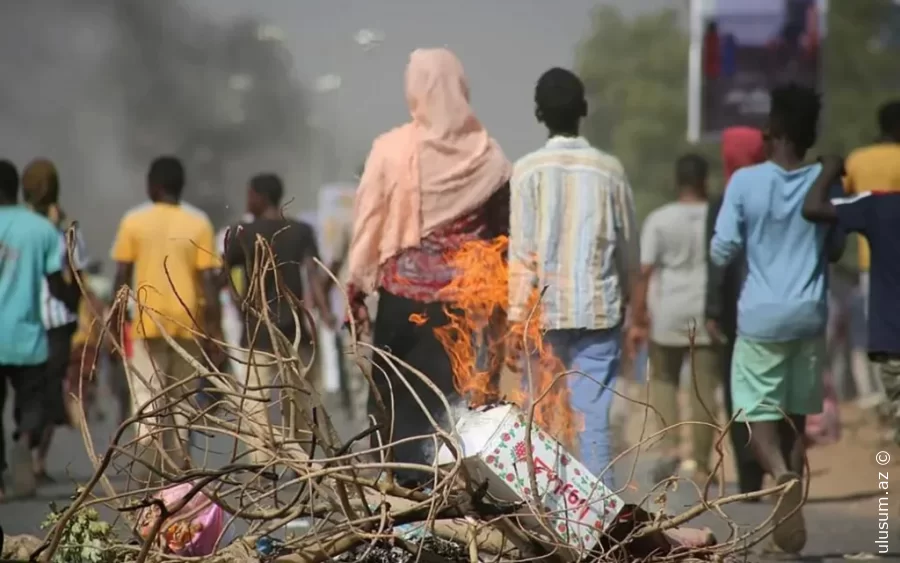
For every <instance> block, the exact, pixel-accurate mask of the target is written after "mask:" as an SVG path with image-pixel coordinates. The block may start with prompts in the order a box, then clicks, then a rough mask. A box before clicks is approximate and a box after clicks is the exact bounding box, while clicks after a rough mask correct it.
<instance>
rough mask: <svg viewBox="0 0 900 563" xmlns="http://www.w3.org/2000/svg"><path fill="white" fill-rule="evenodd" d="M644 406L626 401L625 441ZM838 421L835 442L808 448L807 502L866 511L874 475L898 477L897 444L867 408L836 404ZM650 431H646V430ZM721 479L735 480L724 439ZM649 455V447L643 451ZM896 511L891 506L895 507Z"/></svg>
mask: <svg viewBox="0 0 900 563" xmlns="http://www.w3.org/2000/svg"><path fill="white" fill-rule="evenodd" d="M626 394H627V395H628V396H630V397H633V398H636V399H637V400H644V397H645V396H646V388H644V387H642V386H633V387H631V388H630V389H627V390H626ZM687 402H688V396H687V395H686V394H683V396H682V397H681V404H682V412H688V411H687ZM643 409H644V407H642V406H640V405H635V404H631V405H629V406H628V407H627V415H626V416H625V417H624V420H625V427H624V429H623V432H622V434H623V438H624V443H627V444H634V443H635V442H637V441H639V439H640V436H641V426H642V422H643V419H644V417H643ZM840 417H841V423H842V434H841V439H840V440H839V441H838V442H837V443H834V444H830V445H825V446H815V447H812V448H810V449H809V450H808V452H807V457H808V460H809V467H810V472H811V475H812V478H811V479H810V485H809V501H810V502H818V503H821V502H830V501H846V504H845V507H846V509H848V510H854V509H859V510H862V511H865V510H868V512H869V513H871V499H872V498H873V497H875V496H877V495H878V494H879V474H882V475H889V473H890V472H891V471H893V472H894V473H895V474H896V476H895V477H894V479H895V480H896V479H900V447H897V446H896V445H894V444H892V443H889V442H886V441H885V440H884V439H883V432H881V431H880V430H879V428H878V426H877V422H876V420H875V417H874V413H873V412H872V411H864V410H861V409H859V408H858V407H857V406H856V405H854V404H852V403H845V404H842V405H841V406H840ZM719 419H720V421H721V423H723V424H724V421H725V415H724V413H721V414H720V417H719ZM688 431H689V427H686V428H685V434H684V437H683V440H682V445H683V447H684V448H685V451H684V454H685V456H687V447H688V446H689V443H690V442H689V437H688V435H687V432H688ZM647 434H649V432H645V435H647ZM724 443H725V444H726V446H725V457H726V459H725V463H724V464H723V465H724V466H725V479H726V481H727V482H734V481H735V480H736V475H735V472H734V464H733V454H732V451H731V447H730V445H728V440H725V441H724ZM879 452H886V453H887V454H888V455H889V456H890V458H891V461H890V462H889V463H888V464H887V465H885V466H881V465H879V464H878V463H877V462H876V461H875V456H876V454H877V453H879ZM645 455H650V456H653V455H655V454H654V449H653V448H652V447H651V448H649V449H648V452H647V454H645ZM898 503H900V498H898V499H897V501H893V502H892V505H894V506H895V507H896V506H897V504H898ZM895 513H896V508H895Z"/></svg>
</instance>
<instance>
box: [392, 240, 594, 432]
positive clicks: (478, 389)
mask: <svg viewBox="0 0 900 563" xmlns="http://www.w3.org/2000/svg"><path fill="white" fill-rule="evenodd" d="M508 243H509V240H508V238H507V237H505V236H502V237H498V238H496V239H493V240H490V241H473V242H469V243H466V244H464V245H463V247H462V248H460V249H459V250H458V251H456V252H454V253H453V254H452V255H451V256H449V257H448V259H449V261H450V263H451V264H452V266H453V267H454V268H456V270H457V271H458V272H460V274H459V275H458V276H457V277H456V278H455V279H454V280H453V281H452V282H451V283H450V284H449V285H448V286H447V287H446V288H445V289H444V290H442V292H441V297H442V299H444V300H445V301H446V302H447V303H451V304H452V305H450V306H448V307H446V308H445V312H446V314H447V317H448V320H449V322H448V323H447V324H446V325H444V326H441V327H437V328H435V329H434V333H435V336H436V337H437V339H438V340H439V341H440V342H441V344H442V345H443V346H444V348H445V349H446V350H447V353H448V354H449V356H450V362H451V365H452V366H453V379H454V385H455V387H456V390H457V391H458V392H459V393H460V395H462V396H463V397H464V398H465V399H466V400H467V401H468V402H469V404H470V405H472V406H481V405H484V404H487V403H489V402H491V401H492V400H494V399H497V398H499V397H500V395H501V394H500V388H499V384H500V377H501V372H503V371H504V367H505V368H506V375H508V376H510V377H511V379H512V380H513V381H512V382H511V383H512V387H513V389H511V390H509V392H510V394H511V396H508V397H506V398H507V399H508V400H510V401H512V402H513V403H515V404H517V405H518V406H520V407H523V408H524V407H525V406H526V404H527V401H528V399H529V397H528V394H526V393H525V391H526V388H527V387H528V373H527V371H525V369H523V367H525V368H526V369H527V367H530V370H531V383H532V389H533V392H532V393H531V394H530V395H531V397H532V398H534V399H535V400H537V399H538V398H539V397H542V396H543V398H541V400H540V402H539V403H538V405H537V407H536V408H535V423H536V424H538V425H539V426H541V427H542V428H543V429H545V430H546V431H547V432H549V433H550V434H552V435H553V436H554V437H556V438H557V439H558V440H560V441H561V442H562V443H563V444H565V445H566V446H567V447H570V448H572V447H574V445H575V443H576V437H577V434H578V432H579V430H580V429H581V428H580V426H581V424H580V420H579V419H578V417H576V415H575V413H573V412H572V409H571V407H570V403H569V389H568V386H567V385H566V381H565V377H561V378H560V377H558V376H559V375H560V374H561V373H563V372H565V370H566V367H565V366H564V365H563V364H562V362H561V361H560V360H559V359H558V358H557V357H556V356H555V355H554V354H553V353H552V350H551V349H550V346H549V345H544V344H543V338H542V336H543V335H542V331H541V320H540V307H537V304H538V302H539V299H540V292H539V291H537V290H536V291H535V292H534V294H533V295H532V297H531V303H530V305H531V307H530V308H529V310H534V311H535V313H534V315H532V317H531V319H530V320H529V321H528V322H527V323H524V324H515V325H512V326H505V324H506V323H505V319H506V310H507V308H508V299H509V292H508V280H509V270H508V266H507V262H506V258H505V257H506V249H507V247H508ZM409 320H410V321H411V322H413V323H416V324H422V323H423V321H424V319H423V318H422V317H421V315H412V316H410V319H409ZM526 325H527V326H526ZM479 349H483V350H485V351H486V353H487V358H486V360H487V361H486V362H482V363H483V364H485V365H479V362H478V359H479V358H478V357H477V354H478V352H477V351H478V350H479ZM523 350H527V352H528V354H527V355H528V356H529V357H531V361H530V362H527V366H526V362H524V361H523V358H524V356H525V354H524V353H523ZM555 380H556V381H555ZM545 393H546V395H545Z"/></svg>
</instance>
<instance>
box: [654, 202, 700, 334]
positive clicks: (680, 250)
mask: <svg viewBox="0 0 900 563" xmlns="http://www.w3.org/2000/svg"><path fill="white" fill-rule="evenodd" d="M708 211H709V205H708V204H707V203H706V202H695V203H682V202H673V203H669V204H666V205H664V206H662V207H660V208H659V209H657V210H656V211H654V212H653V213H651V214H650V216H649V217H647V220H646V221H644V228H643V231H642V233H641V264H642V265H644V266H648V265H652V266H653V267H654V273H653V277H652V279H651V283H650V289H649V290H648V296H647V301H648V302H647V306H648V308H649V312H650V340H651V341H653V342H655V343H657V344H662V345H664V346H687V345H689V344H690V340H689V331H690V327H691V326H692V325H694V326H695V327H696V333H695V340H694V343H695V344H698V345H706V344H710V342H711V341H710V338H709V334H708V333H707V332H706V320H705V315H706V311H705V307H706V280H707V262H706V253H707V242H706V215H707V213H708Z"/></svg>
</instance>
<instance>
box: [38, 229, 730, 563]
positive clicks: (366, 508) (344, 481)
mask: <svg viewBox="0 0 900 563" xmlns="http://www.w3.org/2000/svg"><path fill="white" fill-rule="evenodd" d="M259 244H262V243H259ZM505 245H506V241H505V239H498V240H495V241H491V242H489V243H478V244H473V245H469V246H466V247H464V248H463V250H462V251H461V252H460V253H459V254H458V255H457V256H456V257H455V258H454V260H455V263H456V266H457V267H458V269H459V270H460V271H461V272H465V279H460V280H459V281H458V282H454V283H453V284H451V286H450V287H448V288H447V291H448V292H453V298H452V302H453V303H454V308H453V310H452V311H448V317H449V319H450V322H449V323H448V324H446V325H444V326H441V327H439V328H437V329H435V331H436V333H435V335H436V336H437V338H438V339H439V340H440V341H441V343H442V344H443V345H444V347H445V349H446V350H447V352H448V354H449V355H450V359H451V362H452V365H453V368H454V378H455V387H456V389H457V391H458V393H459V395H460V396H462V397H465V398H466V402H467V405H466V406H467V408H465V409H463V410H462V412H450V411H452V410H453V409H452V408H451V406H450V405H451V403H450V401H449V400H447V399H446V397H444V398H443V399H442V400H443V404H445V405H446V406H447V411H448V412H447V413H446V414H447V415H448V416H452V417H455V419H456V420H455V422H454V424H453V425H451V426H450V427H449V430H448V429H445V428H439V427H435V428H423V429H422V434H423V435H425V436H423V440H424V439H430V440H431V443H436V444H437V445H438V447H437V448H435V457H436V459H435V460H434V463H433V465H432V466H430V467H429V466H417V467H416V471H420V472H423V473H425V474H427V477H428V479H427V480H428V482H429V485H428V487H427V488H406V487H402V486H400V485H399V484H398V483H396V482H394V481H393V480H392V479H391V478H390V473H391V471H393V470H394V469H397V468H398V467H401V466H402V465H403V464H398V463H392V462H391V460H390V456H389V455H388V452H389V451H391V450H392V448H393V446H394V444H393V443H377V444H375V445H372V446H370V447H362V444H363V443H364V442H367V441H368V440H369V439H370V438H371V437H372V436H373V435H376V433H377V432H378V430H379V429H378V425H377V424H374V423H372V425H371V426H370V427H369V428H366V429H364V430H362V431H361V432H359V433H358V434H357V435H355V436H353V437H352V438H350V439H349V440H342V439H341V438H339V437H338V431H337V429H336V428H335V425H334V424H333V423H332V420H331V418H330V416H329V412H328V409H327V408H326V406H325V403H324V402H323V401H322V399H321V397H320V396H319V394H318V392H317V390H316V389H315V388H314V387H313V386H312V385H311V384H310V382H309V381H308V380H307V378H306V374H307V371H308V367H307V366H306V365H305V364H304V363H303V361H302V360H301V358H300V357H299V355H297V353H296V352H295V350H296V343H293V342H287V341H286V339H284V340H285V342H283V344H284V345H285V346H284V350H286V351H285V352H284V353H282V354H279V357H278V363H277V366H275V367H273V369H275V370H276V371H277V377H274V378H273V384H272V386H271V389H270V391H271V395H272V398H271V399H265V398H263V397H261V395H260V393H259V392H258V391H255V390H248V385H249V384H248V383H247V380H246V378H243V379H242V378H241V377H234V376H233V375H229V374H225V373H221V372H219V371H218V369H217V368H216V367H215V366H214V365H213V362H211V361H210V360H209V359H208V358H203V359H198V358H196V357H195V356H193V355H191V353H190V352H189V351H187V350H185V349H184V347H182V346H181V345H180V344H179V342H177V341H176V340H174V339H172V338H169V337H168V336H167V335H166V334H165V333H163V334H164V338H165V340H166V341H167V343H168V344H169V346H170V347H171V348H172V352H173V353H174V354H179V355H181V356H182V357H183V358H185V359H186V360H187V361H189V362H190V363H191V365H193V366H194V368H195V374H194V375H193V378H192V379H193V380H204V381H205V382H206V384H207V385H208V386H210V387H211V388H212V391H214V392H215V404H213V405H211V406H210V405H206V404H204V405H201V404H200V403H199V402H198V401H197V400H196V399H197V398H196V392H195V391H185V392H184V393H183V395H181V396H177V395H176V394H175V393H173V391H172V390H171V389H168V390H162V391H160V392H159V393H158V394H157V395H156V396H155V397H153V398H152V399H151V400H149V401H148V402H147V403H146V404H144V405H142V406H141V407H140V408H138V409H137V411H136V412H135V413H133V414H132V416H130V417H129V418H128V419H127V420H125V421H124V423H123V424H122V425H121V426H120V428H119V429H118V430H117V431H116V432H115V434H114V435H113V437H112V439H111V443H110V445H109V447H108V448H107V450H106V452H105V453H104V454H103V455H102V456H101V455H97V454H95V453H94V452H95V449H94V444H93V441H92V438H91V435H90V433H89V432H87V430H86V425H85V426H83V427H82V429H83V430H82V431H83V436H84V439H85V443H86V445H87V451H88V453H89V455H90V456H91V459H92V461H93V463H94V466H95V469H96V471H95V474H94V476H93V477H92V478H91V480H90V481H89V482H88V483H86V484H85V486H84V488H83V489H82V490H81V492H80V494H79V495H78V497H77V498H76V499H75V501H74V502H73V504H72V506H71V507H70V509H68V510H67V511H66V513H64V514H62V515H61V516H60V518H59V522H58V523H57V525H56V526H55V527H54V528H53V530H51V532H50V534H49V536H48V538H47V540H46V541H45V543H44V545H43V546H42V547H41V553H42V555H41V557H42V558H44V559H46V560H50V559H51V558H52V556H53V554H54V553H55V552H56V551H57V550H58V548H59V546H60V545H61V543H62V541H63V536H64V531H65V529H66V526H67V525H68V522H70V521H71V519H72V518H73V515H74V514H75V513H77V511H78V510H80V509H81V508H82V507H84V506H90V505H95V504H101V503H102V504H106V505H107V506H109V507H111V508H113V509H115V510H117V511H118V512H120V513H121V514H122V516H123V517H124V518H125V519H126V520H128V521H129V524H130V525H131V528H132V529H135V530H138V531H139V534H138V536H139V537H140V545H139V546H135V547H134V549H133V550H132V551H133V552H134V554H135V558H134V560H135V561H139V562H140V563H143V562H144V561H149V560H153V561H165V560H167V557H168V558H170V559H175V558H178V557H184V556H187V555H198V554H202V555H204V556H206V555H207V554H208V555H209V556H208V558H207V559H205V560H210V561H229V563H231V562H232V561H237V560H246V559H245V558H244V556H247V557H251V558H252V559H251V560H266V561H281V562H284V563H322V562H324V561H326V560H338V561H342V562H347V563H350V562H353V563H355V562H356V561H366V562H370V561H371V562H373V563H374V562H375V561H388V560H389V561H392V562H393V563H405V562H407V561H418V560H420V559H425V560H426V561H435V562H437V561H440V562H441V563H449V562H453V563H455V562H456V561H457V560H458V561H466V562H468V563H476V562H477V561H479V560H486V559H488V558H490V559H491V560H494V561H501V560H504V561H514V560H523V559H527V560H532V559H542V558H546V559H551V560H554V561H555V562H557V563H559V562H562V561H574V560H581V559H591V560H596V561H625V560H633V559H635V558H637V559H642V558H648V557H652V556H667V555H672V550H673V547H675V546H676V545H677V544H683V543H685V542H681V541H680V540H679V541H674V540H673V539H672V538H671V537H667V536H666V534H664V531H665V530H666V528H668V527H671V526H674V525H675V524H677V523H683V522H685V521H687V519H689V517H691V516H695V515H699V514H700V513H701V512H702V511H703V510H707V509H708V508H709V507H712V506H716V503H724V502H730V501H729V500H727V499H720V501H713V502H709V503H707V504H706V505H705V506H703V507H701V508H700V509H699V510H696V511H695V512H694V513H692V514H689V515H687V516H682V517H680V519H675V520H666V519H664V518H662V517H658V516H656V517H651V515H649V514H647V513H646V512H644V511H642V510H640V509H639V508H637V507H636V506H634V505H632V504H626V503H625V502H624V499H623V498H622V497H621V496H620V494H621V492H620V491H613V490H611V489H610V488H608V487H606V486H605V485H604V484H603V481H602V480H601V479H600V477H602V476H601V475H595V474H593V473H592V472H591V471H589V470H588V469H587V468H586V467H585V465H584V464H583V463H582V461H583V460H580V459H579V456H578V455H577V454H576V453H575V452H576V451H577V450H576V445H577V437H578V431H579V428H580V421H579V420H578V416H577V414H576V413H573V412H572V409H571V408H570V406H569V401H568V398H569V397H568V393H569V391H568V386H567V385H566V379H565V378H566V377H567V376H566V375H565V369H564V366H562V365H561V364H560V362H559V361H558V360H557V359H556V358H555V357H554V356H553V354H552V351H551V350H550V349H549V348H546V347H544V346H543V344H542V340H541V333H540V323H539V322H531V323H524V324H522V325H518V326H507V325H506V324H505V323H504V322H503V319H504V311H505V307H506V305H505V303H506V299H507V287H506V277H507V272H506V270H505V268H506V265H505V261H504V258H503V254H504V252H505ZM253 283H254V282H252V281H251V283H250V285H251V286H252V285H253ZM538 297H539V296H538V295H535V298H534V299H535V304H536V303H537V299H538ZM296 306H297V307H296V308H297V310H298V317H301V316H303V312H302V305H301V304H300V303H297V304H296ZM120 308H122V309H124V308H123V307H120ZM263 317H264V315H263ZM415 320H416V319H411V321H413V322H415ZM267 322H268V321H267ZM265 328H266V330H268V331H269V332H270V333H271V334H272V335H273V336H275V337H276V338H279V337H281V338H283V335H281V334H280V333H278V332H277V329H275V327H274V326H272V325H269V326H266V327H265ZM200 338H202V335H201V336H199V337H198V339H200ZM217 345H219V346H222V345H221V343H218V344H217ZM366 346H367V345H366V344H364V343H362V342H360V343H358V344H357V350H362V349H364V348H365V347H366ZM223 348H224V346H223ZM225 351H226V352H227V353H228V354H229V355H232V356H234V357H241V356H246V355H247V353H248V351H247V350H245V349H234V350H228V349H227V348H226V349H225ZM292 351H293V352H292ZM369 351H370V352H371V353H377V354H384V355H386V356H390V354H389V353H388V352H386V351H384V350H375V349H374V348H372V347H371V346H369ZM360 355H361V354H360ZM523 359H524V361H523ZM129 369H131V367H129ZM408 372H409V373H411V374H412V375H413V376H415V377H419V378H421V379H422V380H428V374H426V373H421V372H416V371H415V370H408ZM399 373H400V372H399V371H398V377H400V378H402V377H405V376H403V375H399ZM501 373H505V377H507V378H509V379H511V380H512V381H513V384H512V385H511V386H508V388H507V389H505V390H504V392H502V393H501V390H500V386H499V379H500V377H501ZM183 385H184V388H185V389H196V387H197V386H196V385H192V384H191V381H186V382H185V383H184V384H183ZM526 391H527V392H526ZM502 395H505V396H506V397H505V398H506V399H508V400H509V402H503V401H501V400H500V398H501V396H502ZM263 401H266V403H265V405H266V406H268V407H271V408H270V409H269V410H270V414H271V411H279V412H282V413H290V414H289V415H284V414H283V415H282V419H281V420H277V421H275V422H271V423H269V424H262V423H261V422H260V421H259V420H258V417H254V416H250V415H249V414H248V413H250V412H252V411H254V410H255V409H258V408H260V406H259V403H261V402H263ZM254 403H256V404H254ZM279 403H287V404H285V405H279ZM279 406H280V407H282V408H278V407H279ZM404 408H417V407H416V406H413V405H409V406H404ZM175 413H177V414H179V415H180V416H179V417H178V418H179V419H181V420H187V421H189V422H188V423H187V424H188V426H186V427H185V428H184V429H185V430H192V431H194V432H195V436H196V437H195V441H196V442H202V441H204V440H212V439H218V440H227V441H230V442H231V444H229V447H228V448H222V447H221V442H220V443H219V445H218V447H217V449H219V451H222V450H226V451H227V450H229V449H230V451H231V452H232V453H231V458H230V459H229V460H228V463H226V464H225V465H224V466H216V467H212V466H207V464H206V463H195V464H194V465H192V466H188V467H183V468H182V467H176V466H175V465H174V464H171V463H170V464H164V465H163V466H162V467H160V466H156V467H153V468H152V473H153V475H154V479H153V481H154V483H155V484H153V485H151V484H150V481H145V482H143V483H141V482H138V483H135V481H134V480H128V485H126V486H125V488H123V486H121V485H119V483H122V482H123V481H115V482H114V481H112V480H110V479H109V475H110V473H116V472H118V473H119V474H122V473H125V474H127V475H132V476H133V475H135V474H138V473H140V472H139V471H137V470H136V469H134V468H137V467H138V466H140V465H142V464H143V465H146V463H145V461H144V460H146V459H148V456H147V455H146V452H145V451H144V450H147V449H150V450H155V451H156V453H157V454H159V456H166V455H168V454H167V453H166V452H167V450H166V448H167V447H171V445H170V444H164V443H163V442H164V440H163V439H162V436H163V435H164V433H166V435H171V434H172V432H171V428H172V422H171V420H172V419H174V418H175V417H173V416H172V415H173V414H175ZM432 414H434V415H435V416H436V417H440V414H441V413H432ZM136 425H143V427H144V428H146V429H147V433H148V434H147V435H149V436H150V439H149V440H143V441H138V440H131V441H129V439H128V438H127V437H126V436H127V431H128V429H129V428H132V427H134V426H136ZM184 434H185V435H186V434H187V432H185V433H184ZM180 435H181V434H179V436H180ZM182 440H183V442H182V444H181V446H182V447H184V448H187V447H189V444H188V442H187V438H182ZM251 453H252V454H254V455H252V456H251V455H250V454H251ZM195 457H196V456H195ZM250 460H265V461H264V462H263V463H260V462H258V461H256V462H252V463H251V461H250ZM145 469H146V468H145ZM144 473H146V471H144ZM160 481H162V483H164V484H168V485H170V486H169V487H168V489H167V493H160V492H159V491H161V490H163V489H166V488H165V487H163V488H160V487H159V486H158V483H159V482H160ZM172 484H179V486H178V487H175V488H173V487H171V485H172ZM185 491H189V492H190V493H191V494H196V497H195V498H196V499H198V500H196V501H192V500H191V499H189V498H188V496H190V495H187V493H185ZM166 495H174V497H175V500H174V502H175V504H173V499H170V498H164V497H166ZM178 498H181V500H177V499H178ZM135 506H142V507H144V509H143V511H136V510H135V508H134V507H135ZM154 508H155V510H154ZM229 515H230V516H229ZM300 519H302V520H303V522H304V525H303V526H302V527H299V526H297V527H294V529H295V530H302V531H300V532H295V533H294V534H290V533H289V534H285V530H286V528H288V524H290V523H292V522H297V521H298V520H300ZM225 520H227V522H226V521H225ZM232 520H238V521H239V525H238V528H239V529H240V535H239V536H238V537H237V539H236V540H235V541H234V542H233V543H232V545H231V546H228V547H226V546H225V545H224V544H225V542H226V540H227V534H225V533H224V532H223V527H224V528H229V529H230V526H231V525H232ZM410 527H415V528H416V529H417V530H419V532H420V533H418V534H411V533H409V531H410ZM734 541H737V540H734ZM687 543H690V542H687ZM695 543H696V544H697V545H699V544H705V543H708V541H707V539H702V541H696V542H695ZM733 548H734V546H733V545H728V546H725V547H724V553H729V551H727V550H729V549H733ZM223 549H225V551H224V552H223V551H222V550H223ZM238 552H239V553H241V554H242V556H241V557H240V558H239V559H238V558H236V556H235V555H234V554H235V553H238ZM691 553H694V554H698V553H703V554H706V555H710V554H713V553H714V552H713V551H711V550H709V549H707V548H705V547H704V549H703V551H702V552H697V551H692V552H691Z"/></svg>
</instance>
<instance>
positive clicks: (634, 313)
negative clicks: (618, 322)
mask: <svg viewBox="0 0 900 563" xmlns="http://www.w3.org/2000/svg"><path fill="white" fill-rule="evenodd" d="M653 270H654V268H653V266H652V265H642V266H641V269H640V271H639V272H638V274H637V275H636V276H635V278H636V281H635V283H634V286H633V288H634V289H633V290H632V294H631V322H632V324H634V325H635V326H637V327H641V328H647V327H649V326H650V314H649V312H648V310H647V289H648V287H649V286H650V277H651V276H652V275H653Z"/></svg>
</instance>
